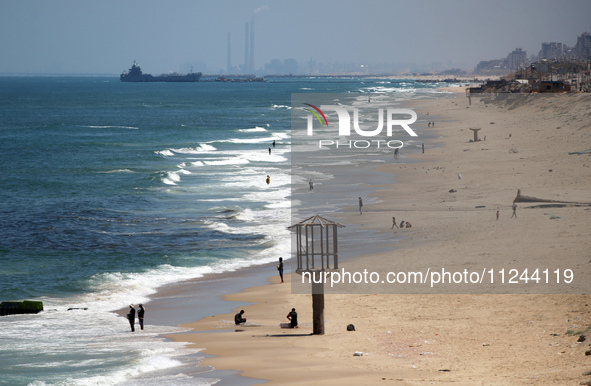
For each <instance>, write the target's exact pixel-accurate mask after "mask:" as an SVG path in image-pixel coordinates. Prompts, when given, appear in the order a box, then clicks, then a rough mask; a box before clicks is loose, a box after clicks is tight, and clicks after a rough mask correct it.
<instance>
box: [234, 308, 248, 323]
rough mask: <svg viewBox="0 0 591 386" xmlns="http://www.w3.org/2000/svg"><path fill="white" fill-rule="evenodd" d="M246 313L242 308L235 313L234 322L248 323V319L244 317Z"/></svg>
mask: <svg viewBox="0 0 591 386" xmlns="http://www.w3.org/2000/svg"><path fill="white" fill-rule="evenodd" d="M242 315H244V310H240V312H239V313H237V314H236V315H234V323H235V324H236V325H237V326H238V325H240V324H242V323H246V319H245V318H243V317H242Z"/></svg>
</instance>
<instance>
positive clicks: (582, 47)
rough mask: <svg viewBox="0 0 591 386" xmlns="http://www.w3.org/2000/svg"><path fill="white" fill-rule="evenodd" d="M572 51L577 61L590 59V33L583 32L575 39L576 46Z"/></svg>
mask: <svg viewBox="0 0 591 386" xmlns="http://www.w3.org/2000/svg"><path fill="white" fill-rule="evenodd" d="M574 51H575V52H576V54H577V57H578V58H579V59H582V60H590V59H591V33H589V32H584V33H582V34H581V35H580V36H578V37H577V44H576V45H575V48H574Z"/></svg>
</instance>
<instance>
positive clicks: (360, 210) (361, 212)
mask: <svg viewBox="0 0 591 386" xmlns="http://www.w3.org/2000/svg"><path fill="white" fill-rule="evenodd" d="M361 208H363V200H362V199H361V197H359V214H363V210H362V209H361Z"/></svg>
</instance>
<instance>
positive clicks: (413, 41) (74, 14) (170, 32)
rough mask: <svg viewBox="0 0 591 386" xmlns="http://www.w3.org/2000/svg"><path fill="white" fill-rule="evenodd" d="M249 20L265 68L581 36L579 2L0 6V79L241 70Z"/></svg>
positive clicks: (470, 59)
mask: <svg viewBox="0 0 591 386" xmlns="http://www.w3.org/2000/svg"><path fill="white" fill-rule="evenodd" d="M252 18H254V20H255V67H256V68H257V69H259V68H263V67H264V65H265V63H268V62H269V61H270V60H271V59H280V60H284V59H287V58H294V59H296V60H297V61H298V62H299V63H300V65H305V64H306V63H307V62H308V61H309V60H310V58H313V59H315V60H316V61H318V62H355V63H363V62H367V63H432V62H442V63H443V64H448V63H453V64H455V65H458V64H459V65H462V66H464V67H465V68H466V69H468V68H470V69H471V68H473V66H474V65H475V64H476V63H477V62H478V61H480V60H489V59H496V58H501V57H505V56H506V55H507V54H508V53H509V52H510V51H512V50H513V49H514V48H516V47H521V48H523V49H524V50H526V51H527V54H528V56H529V55H531V54H537V53H538V51H539V50H540V48H541V43H542V42H562V43H566V44H568V45H569V46H573V45H574V44H575V42H576V38H577V35H580V34H581V33H583V32H586V31H588V32H591V1H590V0H562V1H559V0H552V1H550V0H512V1H509V0H494V1H493V0H488V1H478V0H418V1H411V0H406V1H395V0H363V1H360V0H340V1H339V0H289V1H283V0H282V1H273V0H219V1H214V0H208V1H200V0H166V1H163V0H144V1H140V0H0V73H11V72H23V73H40V72H64V73H102V74H119V73H121V72H122V71H123V70H125V69H127V68H129V67H130V65H131V63H132V62H133V61H134V60H137V61H138V62H139V63H140V64H141V65H142V67H143V69H144V71H146V72H151V73H153V74H157V73H161V72H169V71H179V70H181V69H182V68H183V67H182V66H183V65H185V64H186V63H188V62H201V63H203V67H204V68H195V70H196V71H197V70H201V71H204V72H207V73H217V72H219V71H220V70H225V69H226V60H227V56H226V52H227V34H228V33H231V35H232V64H233V65H239V64H242V63H243V62H244V30H245V23H246V22H248V21H250V20H251V19H252Z"/></svg>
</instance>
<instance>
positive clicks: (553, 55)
mask: <svg viewBox="0 0 591 386" xmlns="http://www.w3.org/2000/svg"><path fill="white" fill-rule="evenodd" d="M567 51H568V47H567V46H566V44H564V43H542V49H541V50H540V53H539V54H538V58H540V59H560V58H562V57H564V55H565V54H566V52H567Z"/></svg>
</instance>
